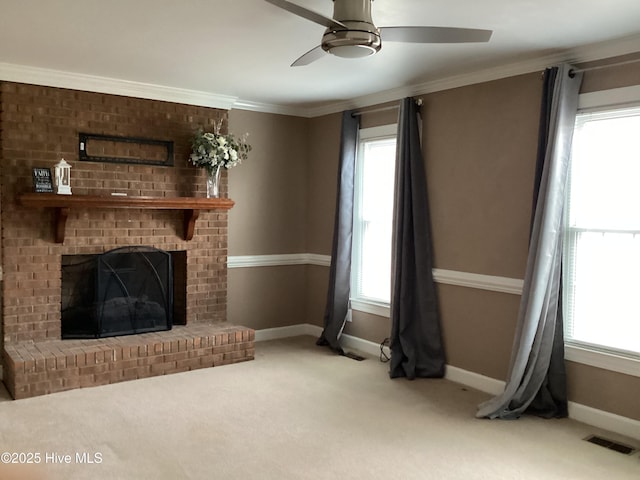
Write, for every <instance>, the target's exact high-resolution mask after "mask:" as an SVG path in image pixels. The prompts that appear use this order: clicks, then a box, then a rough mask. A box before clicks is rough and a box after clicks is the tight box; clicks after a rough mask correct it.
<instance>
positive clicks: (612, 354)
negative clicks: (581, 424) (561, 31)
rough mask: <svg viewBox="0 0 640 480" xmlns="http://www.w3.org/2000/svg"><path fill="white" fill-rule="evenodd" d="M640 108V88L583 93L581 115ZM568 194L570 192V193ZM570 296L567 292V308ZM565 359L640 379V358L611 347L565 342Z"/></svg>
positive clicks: (636, 86) (579, 107)
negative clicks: (568, 296)
mask: <svg viewBox="0 0 640 480" xmlns="http://www.w3.org/2000/svg"><path fill="white" fill-rule="evenodd" d="M634 106H636V107H637V106H640V85H634V86H630V87H622V88H616V89H611V90H602V91H597V92H591V93H583V94H581V95H580V97H579V102H578V114H581V113H589V112H596V111H608V110H617V109H622V108H626V107H634ZM567 194H568V192H567ZM567 225H568V224H567V221H566V220H565V222H564V226H565V227H567ZM567 295H568V292H566V291H564V292H563V304H565V305H566V302H567V297H566V296H567ZM564 350H565V359H566V360H568V361H572V362H576V363H581V364H584V365H589V366H592V367H597V368H601V369H605V370H609V371H614V372H618V373H623V374H626V375H631V376H635V377H640V355H638V356H636V355H631V356H630V355H627V354H625V353H624V352H622V351H620V352H617V351H615V350H612V349H609V348H607V347H601V346H597V345H590V344H587V343H582V342H577V341H571V340H567V339H565V345H564Z"/></svg>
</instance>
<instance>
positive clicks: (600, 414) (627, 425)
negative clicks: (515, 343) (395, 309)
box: [256, 323, 640, 440]
mask: <svg viewBox="0 0 640 480" xmlns="http://www.w3.org/2000/svg"><path fill="white" fill-rule="evenodd" d="M321 333H322V328H321V327H319V326H317V325H310V324H307V323H303V324H299V325H291V326H288V327H279V328H268V329H265V330H256V341H264V340H275V339H278V338H287V337H294V336H299V335H310V336H314V337H318V336H320V334H321ZM340 340H341V342H342V345H343V347H345V348H353V349H355V350H359V351H361V352H363V353H368V354H370V355H373V356H375V357H378V356H379V355H380V344H378V343H375V342H371V341H369V340H364V339H362V338H358V337H354V336H352V335H342V337H340ZM385 353H386V354H387V355H389V350H388V349H385ZM445 378H446V379H447V380H450V381H452V382H456V383H460V384H462V385H465V386H467V387H471V388H475V389H476V390H480V391H481V392H485V393H490V394H491V395H499V394H500V393H502V392H503V391H504V386H505V382H504V381H502V380H497V379H495V378H491V377H487V376H484V375H480V374H478V373H474V372H470V371H468V370H464V369H462V368H458V367H454V366H451V365H447V369H446V374H445ZM569 418H571V419H573V420H576V421H578V422H582V423H586V424H587V425H592V426H594V427H597V428H602V429H603V430H608V431H610V432H614V433H617V434H619V435H623V436H625V437H629V438H633V439H637V440H640V421H638V420H634V419H632V418H627V417H623V416H621V415H616V414H613V413H610V412H605V411H604V410H598V409H596V408H591V407H587V406H586V405H582V404H579V403H575V402H569Z"/></svg>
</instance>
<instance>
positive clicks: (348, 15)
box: [266, 0, 493, 67]
mask: <svg viewBox="0 0 640 480" xmlns="http://www.w3.org/2000/svg"><path fill="white" fill-rule="evenodd" d="M266 1H267V2H268V3H271V4H272V5H275V6H276V7H280V8H282V9H284V10H286V11H288V12H291V13H293V14H294V15H298V16H300V17H302V18H306V19H307V20H311V21H312V22H315V23H318V24H320V25H323V26H325V27H327V29H326V30H325V32H324V35H323V36H322V43H321V44H320V45H318V46H317V47H315V48H313V49H311V50H309V51H308V52H307V53H305V54H304V55H302V56H301V57H300V58H298V59H297V60H296V61H295V62H293V63H292V64H291V66H292V67H299V66H302V65H308V64H310V63H311V62H314V61H316V60H318V59H319V58H321V57H322V56H324V54H325V52H327V53H331V54H332V55H336V56H338V57H344V58H358V57H366V56H369V55H373V54H374V53H376V52H378V51H379V50H380V48H382V40H384V41H389V42H409V43H472V42H488V41H489V39H490V38H491V34H492V33H493V32H492V31H491V30H480V29H475V28H453V27H381V28H377V27H376V26H375V25H374V24H373V20H372V19H371V2H372V1H373V0H333V2H334V5H333V18H328V17H325V16H324V15H322V14H320V13H316V12H314V11H312V10H309V9H307V8H304V7H301V6H300V5H297V4H295V3H293V2H289V1H287V0H266Z"/></svg>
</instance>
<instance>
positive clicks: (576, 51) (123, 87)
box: [0, 34, 640, 118]
mask: <svg viewBox="0 0 640 480" xmlns="http://www.w3.org/2000/svg"><path fill="white" fill-rule="evenodd" d="M636 52H640V34H636V35H632V36H628V37H623V38H620V39H616V40H611V41H607V42H599V43H593V44H589V45H584V46H580V47H576V48H573V49H567V50H563V51H560V52H556V53H553V54H549V55H544V56H539V57H536V58H532V59H529V60H525V61H520V62H512V63H505V64H503V65H500V66H496V67H491V68H485V69H480V70H476V71H473V72H468V73H463V74H460V75H453V76H449V77H445V78H441V79H437V80H432V81H429V82H424V83H419V84H415V85H409V86H403V87H400V88H394V89H390V90H385V91H382V92H378V93H375V94H371V95H365V96H361V97H356V98H354V99H351V100H346V101H339V102H332V103H328V104H326V105H323V106H320V107H303V106H290V105H289V106H287V105H277V104H268V103H260V102H253V101H250V100H243V99H240V98H238V97H233V96H229V95H220V94H214V93H211V92H203V91H198V90H188V89H183V88H176V87H168V86H164V85H155V84H150V83H143V82H133V81H129V80H121V79H116V78H107V77H99V76H94V75H85V74H80V73H73V72H64V71H60V70H53V69H46V68H38V67H30V66H25V65H16V64H10V63H2V62H0V80H5V81H10V82H18V83H30V84H35V85H43V86H47V87H58V88H69V89H72V90H83V91H89V92H98V93H107V94H112V95H124V96H128V97H135V98H146V99H149V100H160V101H167V102H175V103H183V104H187V105H197V106H203V107H210V108H219V109H223V110H231V109H233V108H235V109H239V110H249V111H255V112H263V113H274V114H279V115H290V116H296V117H307V118H314V117H321V116H324V115H330V114H333V113H338V112H342V111H344V110H349V109H354V108H364V107H369V106H372V105H379V104H382V103H386V102H391V101H396V100H398V99H400V98H404V97H408V96H419V95H426V94H428V93H433V92H438V91H442V90H449V89H452V88H458V87H464V86H467V85H473V84H476V83H483V82H489V81H493V80H499V79H501V78H507V77H511V76H515V75H523V74H527V73H531V72H535V71H537V70H543V69H545V68H547V67H549V66H553V65H557V64H559V63H564V62H569V63H583V62H591V61H596V60H603V59H606V58H612V57H616V56H621V55H627V54H630V53H636Z"/></svg>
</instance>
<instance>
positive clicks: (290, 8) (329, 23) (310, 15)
mask: <svg viewBox="0 0 640 480" xmlns="http://www.w3.org/2000/svg"><path fill="white" fill-rule="evenodd" d="M265 1H266V2H267V3H270V4H272V5H275V6H276V7H280V8H282V9H284V10H286V11H287V12H291V13H293V14H294V15H298V16H299V17H302V18H306V19H307V20H311V21H312V22H315V23H319V24H320V25H322V26H324V27H328V28H347V27H346V26H345V25H344V24H343V23H340V22H338V21H337V20H333V19H332V18H329V17H325V16H324V15H321V14H319V13H316V12H314V11H312V10H308V9H306V8H304V7H301V6H300V5H296V4H295V3H292V2H288V1H287V0H265Z"/></svg>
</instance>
